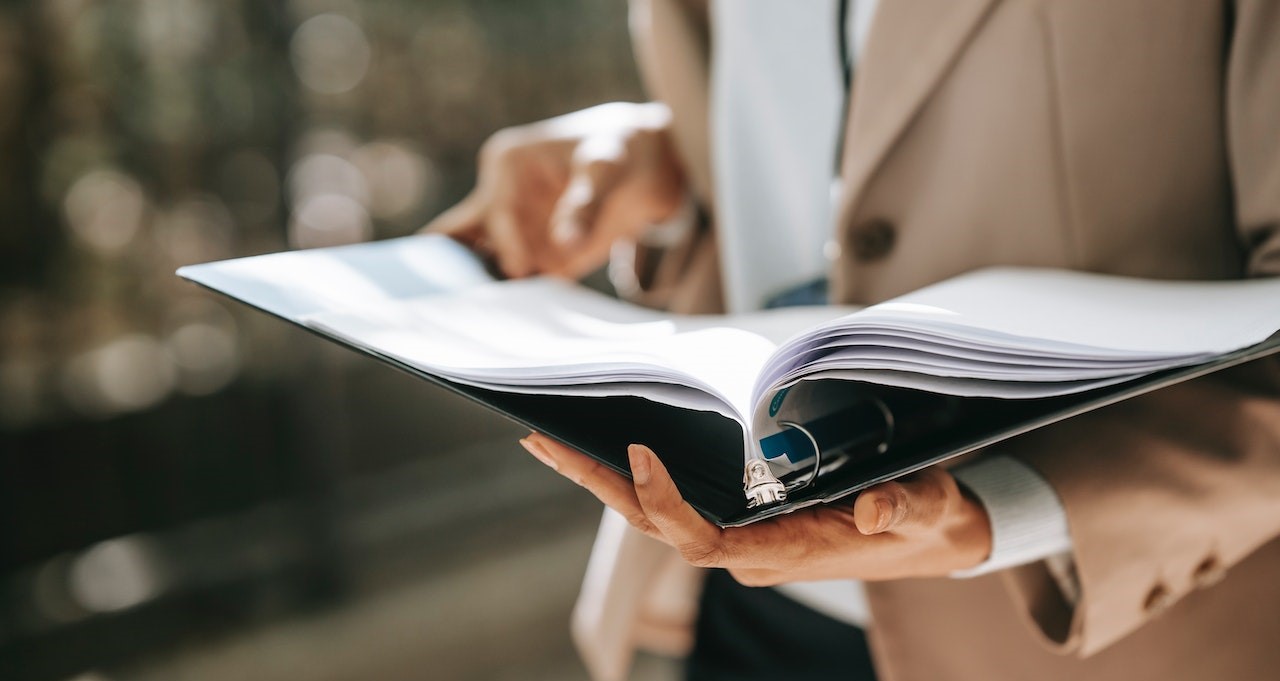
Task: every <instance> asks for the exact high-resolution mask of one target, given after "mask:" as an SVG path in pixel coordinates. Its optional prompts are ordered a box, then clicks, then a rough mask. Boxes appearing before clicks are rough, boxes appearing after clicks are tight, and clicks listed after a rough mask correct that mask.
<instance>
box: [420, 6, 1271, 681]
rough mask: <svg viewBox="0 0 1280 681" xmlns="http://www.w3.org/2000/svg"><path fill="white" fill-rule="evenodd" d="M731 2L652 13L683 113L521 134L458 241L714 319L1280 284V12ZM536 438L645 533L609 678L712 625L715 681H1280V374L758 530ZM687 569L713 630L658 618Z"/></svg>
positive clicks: (664, 80) (1204, 383)
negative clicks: (1115, 282)
mask: <svg viewBox="0 0 1280 681" xmlns="http://www.w3.org/2000/svg"><path fill="white" fill-rule="evenodd" d="M709 5H710V6H708V3H707V2H699V1H697V0H635V1H634V2H633V3H632V25H633V29H634V36H635V47H636V50H637V54H638V57H639V61H640V64H641V67H642V72H643V74H644V76H645V79H646V82H647V84H648V86H649V89H650V93H651V95H652V96H653V98H654V102H652V103H647V104H615V105H607V106H605V107H601V108H596V109H591V110H587V111H584V112H578V113H575V114H570V115H567V116H564V117H561V118H558V119H553V120H550V121H544V122H539V123H533V124H530V125H526V126H520V127H517V128H512V129H509V130H504V131H502V132H500V133H498V134H496V135H495V136H494V137H493V138H492V139H491V140H490V142H489V143H488V144H487V145H486V146H485V148H484V149H483V150H482V152H481V158H480V176H479V180H478V183H477V186H476V189H475V191H474V192H473V193H472V194H471V195H470V196H469V197H468V198H467V199H466V200H464V201H463V202H462V203H461V204H459V205H458V206H456V207H454V208H453V209H451V210H450V211H448V212H446V213H445V214H443V215H442V216H440V217H439V218H438V219H437V220H436V222H435V223H433V225H432V226H431V229H434V230H437V231H442V232H446V233H449V234H452V235H454V236H455V237H456V238H459V239H461V240H463V241H465V242H467V243H470V244H471V245H473V246H474V247H475V248H477V249H479V250H482V251H484V252H486V253H488V254H490V255H491V256H492V257H493V258H494V259H495V261H496V262H497V264H498V265H499V267H501V269H502V270H503V271H504V272H505V273H506V274H507V275H509V276H512V277H520V276H528V275H533V274H553V275H561V276H570V277H576V276H579V275H581V274H583V273H586V272H588V271H591V270H593V269H595V268H598V267H600V266H601V265H604V264H605V263H606V262H608V263H609V266H610V270H611V273H612V274H613V275H614V279H615V281H616V283H617V285H618V287H619V290H620V292H622V293H623V294H624V295H627V296H629V297H631V298H633V299H635V300H637V301H640V302H643V303H645V304H649V305H653V306H658V307H666V308H668V309H672V310H676V311H681V312H708V311H717V310H731V311H745V310H751V309H758V308H761V307H768V306H771V305H778V304H787V303H789V302H797V301H801V302H803V301H810V300H813V299H815V297H822V298H825V299H828V300H830V301H833V302H838V303H854V304H862V303H874V302H876V301H879V300H883V299H885V298H889V297H892V296H895V295H899V294H902V293H905V292H907V291H910V290H913V289H916V288H919V287H921V286H924V285H927V284H930V283H932V282H935V281H938V280H941V279H945V278H948V277H951V276H954V275H956V274H959V273H962V272H965V271H967V270H971V269H974V268H978V267H983V266H988V265H999V264H1003V265H1033V266H1051V267H1064V268H1073V269H1082V270H1090V271H1098V272H1108V273H1114V274H1121V275H1129V276H1138V277H1149V278H1159V279H1227V278H1240V277H1256V276H1274V275H1277V274H1280V3H1275V2H1270V1H1268V0H1236V1H1229V0H1216V1H1209V0H1179V1H1173V2H1170V1H1168V0H1118V1H1117V0H1111V1H1108V2H1102V1H1101V0H1098V1H1079V0H1074V1H1068V0H893V1H885V2H881V3H867V2H842V1H841V0H828V1H826V2H817V1H815V2H805V3H794V2H792V3H788V2H781V1H773V2H770V1H767V0H724V1H715V2H710V3H709ZM877 5H878V6H877ZM524 444H525V446H526V448H528V449H529V450H530V451H531V452H532V453H533V454H534V455H535V456H537V457H538V458H539V459H540V460H542V461H543V462H544V463H546V464H547V465H549V466H551V467H553V468H555V469H556V470H558V471H559V472H560V473H562V474H564V475H565V476H566V477H568V478H570V479H572V480H574V481H575V482H577V483H579V484H581V485H583V486H584V487H586V488H587V489H588V490H590V491H591V492H592V493H593V494H595V495H596V496H597V497H599V498H600V499H601V500H602V501H603V502H604V503H605V504H607V505H608V506H609V507H610V508H612V509H614V511H615V512H616V515H614V516H609V517H610V518H613V520H608V519H607V521H606V523H605V531H606V532H612V533H614V535H616V536H613V537H612V538H610V539H609V540H608V541H601V542H599V543H598V545H597V552H596V556H594V557H593V564H592V566H591V571H592V574H591V575H589V577H590V578H591V579H589V581H588V587H589V588H586V589H584V602H582V603H580V604H579V615H580V620H581V621H584V622H595V623H596V624H597V625H598V626H595V627H580V629H579V638H580V641H581V642H582V643H583V644H584V655H585V657H586V659H587V662H588V665H589V667H590V668H591V669H592V671H593V673H594V674H595V675H596V676H597V677H600V678H611V677H614V678H616V677H620V676H621V675H623V674H625V663H626V659H627V657H628V655H629V654H630V650H631V646H632V645H633V644H643V643H645V642H646V641H652V642H658V643H661V644H662V645H665V646H667V647H668V648H669V649H670V648H678V647H679V643H680V640H681V639H680V637H679V635H678V630H680V625H682V624H685V623H689V624H691V626H693V627H694V628H693V629H690V630H689V631H691V632H696V636H694V638H695V639H696V640H694V642H693V647H692V653H691V656H690V664H689V676H690V677H691V678H700V679H718V678H734V679H752V678H786V679H801V678H814V679H819V678H847V679H856V678H881V679H894V680H898V681H913V680H916V679H919V680H929V681H933V680H937V679H974V680H982V681H991V680H1000V679H1028V678H1034V679H1080V678H1088V679H1095V680H1100V681H1106V680H1109V679H1130V678H1134V677H1135V676H1138V677H1142V678H1156V677H1159V678H1163V679H1167V680H1175V681H1176V680H1182V679H1187V680H1191V679H1228V678H1229V679H1246V678H1250V679H1251V678H1267V677H1271V676H1274V675H1275V673H1276V672H1275V670H1276V669H1280V646H1276V645H1275V644H1274V642H1275V641H1276V640H1277V639H1280V580H1278V579H1276V575H1280V539H1277V535H1278V534H1280V361H1278V360H1276V359H1274V358H1272V359H1266V360H1261V361H1258V362H1254V363H1252V364H1249V365H1247V366H1244V367H1241V368H1239V369H1237V370H1232V371H1229V372H1224V373H1222V374H1220V375H1214V376H1210V377H1207V378H1203V379H1199V380H1196V381H1192V382H1189V383H1186V384H1182V385H1179V386H1175V387H1172V388H1167V389H1164V390H1161V391H1158V392H1156V393H1154V394H1151V395H1148V396H1144V397H1141V398H1136V399H1133V400H1130V401H1128V402H1125V403H1122V404H1119V405H1115V406H1112V407H1108V408H1105V409H1102V410H1099V411H1097V412H1094V413H1091V414H1087V415H1084V416H1081V417H1078V418H1075V419H1072V420H1070V421H1068V422H1064V423H1061V424H1058V425H1055V426H1052V427H1048V428H1045V429H1042V430H1040V431H1037V432H1035V433H1033V434H1030V435H1026V436H1023V437H1020V438H1017V439H1015V440H1013V441H1010V442H1008V443H1005V444H1002V445H1000V446H997V447H994V448H992V449H991V450H990V451H986V452H984V453H983V454H982V456H981V457H979V458H978V459H977V460H975V461H971V462H968V463H966V464H965V465H963V466H960V467H957V468H955V469H953V470H950V471H948V470H941V469H938V470H932V471H929V472H926V473H924V474H920V475H917V476H915V477H912V478H908V479H904V480H902V481H898V482H891V483H887V484H884V485H881V486H878V487H875V488H872V489H870V490H867V491H866V492H863V493H862V494H861V495H860V496H858V498H857V499H856V500H854V501H853V502H850V503H845V504H835V505H831V506H827V507H823V508H821V509H817V510H810V511H802V512H799V513H795V514H792V515H790V516H787V517H783V518H779V519H776V520H773V521H768V522H764V523H759V524H757V525H753V526H750V527H747V528H741V529H732V530H723V531H722V530H719V529H717V528H715V527H714V526H712V525H711V524H709V523H707V522H706V521H705V520H704V519H702V518H701V517H700V516H699V515H698V514H697V513H696V512H694V511H693V510H692V509H691V508H690V507H689V506H688V505H687V504H685V503H684V502H683V501H682V500H681V498H680V496H679V492H678V490H676V488H675V487H674V485H673V484H672V483H671V480H670V478H669V477H668V476H667V475H666V472H665V469H664V467H663V466H662V463H661V460H660V458H659V457H660V455H661V452H659V453H657V455H655V453H654V452H652V451H651V450H649V449H648V448H647V447H645V446H644V444H643V443H637V444H636V446H633V447H632V448H631V450H630V457H631V467H632V473H633V478H634V480H628V479H626V478H624V477H622V476H619V475H616V474H613V473H612V472H610V471H607V470H604V469H602V468H600V467H598V466H595V465H594V464H592V463H591V461H590V460H589V459H587V458H586V457H584V456H582V455H581V454H579V453H577V452H574V451H571V450H568V449H566V448H564V447H562V446H560V445H558V444H556V443H554V442H552V441H551V440H549V439H547V438H543V437H541V436H538V435H536V434H534V435H531V436H530V437H529V438H527V439H526V440H524ZM617 518H621V519H623V520H625V522H626V523H627V524H629V527H630V529H628V530H626V531H625V532H621V531H620V530H618V529H617V528H618V527H620V526H621V522H620V521H618V520H616V519H617ZM623 550H625V551H629V552H630V553H629V554H628V557H627V559H626V560H624V561H617V560H609V558H610V556H609V555H608V554H610V552H617V551H623ZM665 556H672V557H675V556H678V557H679V558H680V559H682V560H683V562H684V563H687V564H689V565H692V566H696V568H713V569H715V568H722V569H723V570H726V571H727V572H724V571H719V572H717V571H712V572H711V573H710V576H709V577H707V578H706V580H705V587H704V588H703V591H702V595H701V596H700V600H699V601H698V604H699V608H698V610H697V612H698V615H697V621H696V625H694V624H693V623H692V621H688V620H685V619H682V618H681V617H679V616H678V614H679V613H681V612H683V611H681V609H680V608H679V607H672V605H671V603H672V601H671V599H670V598H654V596H658V595H662V594H667V595H670V594H672V593H676V594H678V593H681V591H680V590H679V589H678V588H676V589H672V588H671V585H672V584H689V583H691V582H688V581H683V582H682V581H681V577H682V576H684V577H687V576H689V575H699V574H701V573H699V572H698V571H697V570H696V569H695V568H688V569H687V570H682V569H674V568H670V566H669V564H668V563H667V562H665V558H664V557H665ZM730 577H732V578H733V580H736V582H740V583H741V585H739V584H737V583H735V582H734V581H732V580H730V579H729V578H730ZM743 585H745V586H743ZM762 586H777V589H759V588H755V587H762ZM690 593H692V592H690ZM664 608H665V610H664ZM687 612H692V610H689V611H687ZM672 613H675V614H672ZM664 614H665V615H666V618H665V620H664V619H663V616H664ZM655 622H656V623H655ZM655 632H656V633H655ZM673 632H674V633H673ZM864 632H865V635H864Z"/></svg>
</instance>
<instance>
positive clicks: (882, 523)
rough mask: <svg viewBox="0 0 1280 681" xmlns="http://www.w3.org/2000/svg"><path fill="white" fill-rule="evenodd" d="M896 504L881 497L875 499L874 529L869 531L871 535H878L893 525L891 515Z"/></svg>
mask: <svg viewBox="0 0 1280 681" xmlns="http://www.w3.org/2000/svg"><path fill="white" fill-rule="evenodd" d="M896 507H897V504H895V503H893V501H891V500H889V499H885V498H883V497H881V498H880V499H876V528H875V529H874V530H872V531H871V533H872V534H879V533H881V532H884V531H885V530H887V529H889V525H890V524H892V523H893V515H894V511H895V510H896Z"/></svg>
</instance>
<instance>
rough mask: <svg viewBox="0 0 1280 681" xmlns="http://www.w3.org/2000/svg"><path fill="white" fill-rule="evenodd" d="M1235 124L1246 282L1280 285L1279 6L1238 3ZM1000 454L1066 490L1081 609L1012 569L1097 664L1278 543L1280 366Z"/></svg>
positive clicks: (1046, 620)
mask: <svg viewBox="0 0 1280 681" xmlns="http://www.w3.org/2000/svg"><path fill="white" fill-rule="evenodd" d="M1233 10H1234V13H1235V17H1234V32H1233V35H1232V39H1231V50H1230V52H1229V56H1228V62H1227V91H1226V124H1227V131H1226V135H1227V148H1228V153H1229V155H1230V168H1231V173H1232V182H1233V190H1234V192H1235V195H1234V198H1235V203H1236V220H1237V225H1238V229H1239V232H1240V240H1241V244H1242V246H1243V249H1244V263H1245V269H1246V271H1247V274H1248V276H1252V277H1265V276H1280V134H1278V130H1280V127H1278V126H1280V3H1277V2H1273V1H1271V0H1249V1H1244V0H1242V1H1240V2H1237V3H1235V4H1234V6H1233ZM1002 450H1003V451H1004V452H1005V453H1008V454H1011V455H1013V456H1016V457H1017V458H1019V459H1021V460H1022V461H1024V462H1025V463H1027V464H1028V465H1030V466H1031V467H1033V468H1035V469H1036V470H1037V471H1039V472H1040V473H1041V474H1042V475H1043V476H1044V477H1045V479H1046V480H1048V481H1049V483H1050V484H1051V485H1052V486H1053V487H1054V489H1055V490H1056V491H1057V492H1058V495H1059V497H1060V499H1061V500H1062V503H1063V507H1064V508H1065V510H1066V514H1067V521H1068V525H1069V528H1070V532H1071V536H1072V543H1073V546H1074V557H1075V570H1076V576H1077V578H1078V584H1079V586H1080V594H1079V600H1078V602H1076V603H1074V604H1073V603H1071V602H1069V601H1068V599H1067V598H1065V597H1064V596H1063V595H1062V593H1061V592H1060V591H1059V589H1057V588H1056V582H1055V581H1054V579H1053V576H1052V575H1051V574H1050V570H1049V566H1048V565H1047V564H1046V563H1044V562H1041V563H1035V564H1031V565H1027V566H1023V567H1020V568H1016V569H1013V570H1009V571H1007V572H1006V573H1005V577H1006V582H1007V584H1008V585H1009V586H1010V588H1011V590H1012V591H1013V594H1014V597H1015V600H1017V601H1018V602H1019V603H1020V605H1021V606H1022V607H1023V608H1024V609H1025V610H1026V612H1027V614H1028V615H1029V616H1030V619H1031V620H1032V621H1033V622H1034V623H1035V625H1036V627H1037V628H1038V629H1039V630H1040V632H1041V633H1042V634H1043V635H1044V637H1045V638H1046V639H1047V641H1048V642H1049V643H1050V644H1051V645H1053V646H1054V647H1055V648H1056V649H1057V650H1059V651H1060V652H1063V653H1071V654H1076V655H1080V656H1087V655H1090V654H1093V653H1095V652H1097V651H1099V650H1101V649H1103V648H1105V647H1107V646H1108V645H1110V644H1111V643H1113V642H1115V641H1116V640H1118V639H1120V638H1121V637H1123V636H1125V635H1126V634H1128V633H1129V632H1132V631H1133V630H1135V629H1137V628H1138V627H1140V626H1142V625H1143V624H1144V623H1145V622H1147V621H1148V620H1150V619H1151V618H1154V617H1158V616H1159V615H1160V614H1161V613H1162V612H1163V611H1165V610H1167V609H1169V608H1171V607H1173V608H1176V607H1177V601H1178V600H1179V599H1180V598H1182V597H1183V596H1185V595H1186V594H1188V593H1190V592H1192V591H1193V590H1195V589H1198V588H1207V587H1210V586H1212V584H1214V583H1216V582H1217V581H1218V580H1220V579H1222V578H1224V577H1225V578H1227V579H1229V578H1230V575H1229V571H1230V568H1231V567H1232V566H1233V565H1234V564H1236V563H1238V562H1239V561H1241V560H1242V559H1244V558H1245V557H1247V556H1248V555H1249V554H1250V553H1252V552H1253V551H1255V550H1256V549H1258V548H1259V547H1261V546H1263V545H1265V544H1267V543H1269V542H1271V541H1273V540H1275V539H1276V537H1277V536H1278V535H1280V359H1277V357H1276V356H1274V355H1273V356H1271V357H1269V358H1264V359H1262V360H1258V361H1255V362H1251V363H1249V364H1246V365H1243V366H1240V367H1237V368H1235V369H1231V370H1228V371H1224V372H1219V373H1218V374H1214V375H1211V376H1208V377H1205V378H1202V379H1198V380H1195V381H1191V382H1188V383H1185V384H1181V385H1177V386H1172V387H1170V388H1166V389H1163V390H1160V391H1157V392H1155V393H1152V394H1150V395H1147V396H1144V397H1141V398H1136V399H1133V400H1129V401H1127V402H1124V403H1121V404H1118V405H1114V406H1112V407H1109V408H1106V409H1103V410H1099V411H1097V412H1094V413H1091V414H1086V415H1083V416H1080V417H1077V418H1074V419H1071V420H1069V421H1067V422H1064V423H1061V424H1057V425H1056V426H1052V427H1049V428H1045V429H1042V430H1041V431H1037V432H1034V433H1031V434H1029V435H1027V436H1025V437H1022V438H1018V439H1016V440H1014V441H1011V442H1009V443H1008V444H1007V446H1005V447H1003V448H1002Z"/></svg>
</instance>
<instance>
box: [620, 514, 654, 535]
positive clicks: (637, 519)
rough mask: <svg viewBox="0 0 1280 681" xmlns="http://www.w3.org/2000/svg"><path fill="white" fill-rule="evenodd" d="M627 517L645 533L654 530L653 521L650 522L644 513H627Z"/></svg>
mask: <svg viewBox="0 0 1280 681" xmlns="http://www.w3.org/2000/svg"><path fill="white" fill-rule="evenodd" d="M625 517H626V519H627V523H629V524H630V525H631V526H632V527H634V528H636V529H637V530H640V531H641V532H643V533H645V534H650V533H652V532H653V531H654V527H653V523H651V522H649V519H648V518H647V517H645V515H644V514H643V513H637V512H632V513H627V514H626V516H625Z"/></svg>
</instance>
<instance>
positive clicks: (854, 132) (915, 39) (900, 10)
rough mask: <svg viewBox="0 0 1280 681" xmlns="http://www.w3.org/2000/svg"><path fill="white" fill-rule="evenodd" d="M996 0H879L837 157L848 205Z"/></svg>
mask: <svg viewBox="0 0 1280 681" xmlns="http://www.w3.org/2000/svg"><path fill="white" fill-rule="evenodd" d="M997 1H998V0H944V1H941V2H939V1H937V0H883V1H882V2H881V3H880V4H879V6H878V8H877V9H876V15H875V18H874V19H873V22H872V26H871V32H870V35H869V36H868V39H867V45H866V47H865V48H864V50H863V53H862V55H861V56H860V57H859V59H858V63H857V67H856V68H855V70H854V79H853V80H854V85H853V100H852V102H851V106H850V109H851V111H850V116H849V120H848V121H846V122H845V125H846V126H848V127H847V129H846V131H845V139H846V140H847V142H846V145H845V151H844V158H843V159H842V161H841V177H842V178H843V181H844V188H843V197H842V202H841V203H842V204H843V207H846V208H847V207H849V206H852V205H854V204H855V203H856V202H857V200H858V197H859V196H860V195H861V194H862V191H863V189H864V188H865V187H866V184H867V181H868V180H869V179H870V178H871V175H872V174H873V173H874V172H875V170H876V168H877V167H878V166H879V165H880V163H881V162H883V161H884V158H885V156H886V155H887V154H888V153H889V150H890V149H891V148H892V147H893V144H894V142H895V141H896V140H897V139H898V137H899V135H901V134H902V131H903V130H904V129H905V128H906V127H907V124H908V123H909V122H910V121H911V118H912V117H913V116H914V115H915V113H916V111H917V110H919V108H920V107H921V105H923V104H924V102H925V100H926V99H927V98H928V96H929V93H931V92H933V90H934V89H935V88H936V87H937V86H938V84H939V83H940V82H941V81H942V77H943V75H945V74H946V72H947V70H948V68H949V67H950V66H951V65H952V64H953V63H955V60H956V57H957V56H958V55H959V53H960V50H961V49H962V48H963V47H964V46H965V45H966V44H968V42H969V40H970V39H971V38H972V37H973V35H974V33H975V32H976V31H977V29H978V26H979V25H980V24H981V23H982V21H983V19H985V18H986V16H987V14H988V12H989V10H990V9H991V8H992V6H994V5H995V3H996V2H997Z"/></svg>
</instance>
